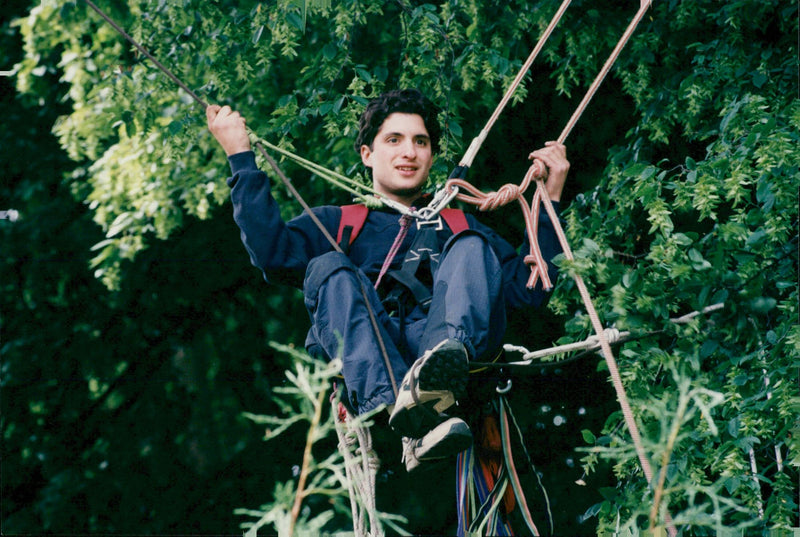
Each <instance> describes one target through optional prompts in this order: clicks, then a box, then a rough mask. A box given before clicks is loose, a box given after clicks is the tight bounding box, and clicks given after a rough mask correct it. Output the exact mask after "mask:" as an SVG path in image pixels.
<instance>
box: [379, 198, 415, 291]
mask: <svg viewBox="0 0 800 537" xmlns="http://www.w3.org/2000/svg"><path fill="white" fill-rule="evenodd" d="M411 210H412V211H413V210H414V208H413V207H412V208H411ZM399 222H400V231H398V232H397V236H396V237H395V238H394V242H393V243H392V247H391V248H389V253H388V254H386V259H384V260H383V266H382V267H381V272H380V274H378V279H377V280H375V289H377V288H378V286H379V285H380V284H381V280H382V279H383V275H384V274H386V271H388V270H389V267H390V266H391V265H392V261H394V257H395V256H396V255H397V251H398V250H399V249H400V245H401V244H403V239H405V238H406V235H408V228H409V227H410V226H411V216H409V215H407V214H404V215H403V216H401V217H400V220H399Z"/></svg>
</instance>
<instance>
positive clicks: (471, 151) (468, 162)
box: [459, 0, 571, 167]
mask: <svg viewBox="0 0 800 537" xmlns="http://www.w3.org/2000/svg"><path fill="white" fill-rule="evenodd" d="M570 1H571V0H564V1H563V2H562V3H561V7H559V8H558V11H556V14H555V15H554V16H553V18H552V20H551V21H550V24H549V25H548V26H547V28H546V29H545V31H544V33H543V34H542V36H541V37H540V38H539V41H538V42H537V43H536V46H535V47H534V48H533V51H531V53H530V55H529V56H528V59H527V60H525V63H524V64H523V65H522V67H521V68H520V70H519V72H518V73H517V76H516V78H514V81H513V82H512V83H511V85H510V86H509V87H508V89H507V90H506V93H505V95H503V98H502V99H501V100H500V103H498V105H497V107H496V108H495V110H494V112H493V113H492V116H491V117H490V118H489V121H487V122H486V126H485V127H483V129H482V130H481V132H480V134H479V135H478V136H477V137H476V138H475V139H473V140H472V143H471V144H470V146H469V148H468V149H467V152H466V153H465V154H464V156H463V157H462V158H461V161H460V162H459V166H465V167H469V166H472V161H473V160H474V159H475V155H476V154H477V153H478V150H479V149H480V147H481V145H483V142H484V140H486V136H488V134H489V131H490V130H491V128H492V127H493V126H494V124H495V122H496V121H497V119H498V118H499V117H500V113H501V112H502V111H503V109H504V108H505V107H506V105H507V104H508V101H509V100H510V99H511V96H512V95H513V94H514V92H515V91H516V90H517V88H518V87H519V85H520V83H522V79H523V77H524V76H525V74H526V73H527V72H528V69H530V67H531V64H532V63H533V61H534V60H535V59H536V57H537V56H538V55H539V52H541V50H542V47H544V44H545V43H546V42H547V39H548V38H549V37H550V34H551V33H553V29H554V28H555V27H556V25H557V24H558V21H560V20H561V16H562V15H564V12H565V11H566V10H567V7H568V6H569V3H570Z"/></svg>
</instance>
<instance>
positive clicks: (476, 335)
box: [303, 230, 506, 414]
mask: <svg viewBox="0 0 800 537" xmlns="http://www.w3.org/2000/svg"><path fill="white" fill-rule="evenodd" d="M303 289H304V295H305V303H306V307H307V308H308V312H309V315H310V316H311V322H312V327H311V330H310V331H309V335H308V340H307V341H306V347H307V348H308V350H309V352H311V353H312V354H317V355H319V354H324V355H325V356H327V357H341V358H342V362H343V369H342V373H343V376H344V384H345V387H346V389H347V394H348V396H347V400H348V402H349V404H350V406H351V407H352V408H353V409H354V410H355V411H356V412H358V413H359V414H360V413H363V412H368V411H370V410H372V409H374V408H376V407H377V406H379V405H381V404H384V403H385V404H392V403H394V400H395V397H394V392H393V390H392V383H391V377H390V376H389V372H388V371H387V364H386V361H385V359H384V357H383V353H382V351H381V347H380V344H379V340H378V337H377V336H376V334H375V330H374V328H373V324H372V322H371V320H370V315H369V311H368V309H367V306H366V302H365V300H364V295H365V294H366V299H367V300H368V301H369V304H370V305H371V306H372V310H373V311H374V313H375V318H376V321H377V325H378V329H379V330H380V337H381V338H382V340H383V342H384V346H385V348H386V353H387V354H388V359H389V364H390V366H391V369H392V372H393V374H394V378H395V380H396V382H397V384H398V387H399V384H400V382H401V381H402V379H403V376H404V375H405V373H406V371H407V370H408V368H409V367H410V366H411V364H412V363H414V360H416V359H417V358H418V357H419V356H421V355H422V354H423V353H424V352H425V351H426V350H428V349H430V348H432V347H434V346H435V345H436V344H437V343H439V342H440V341H442V340H444V339H447V338H455V339H457V340H459V341H461V342H462V343H464V345H465V346H466V348H467V351H468V353H469V355H470V357H471V358H481V357H483V356H486V355H488V354H489V353H492V352H494V351H496V350H497V349H499V348H500V346H501V345H502V340H503V336H504V334H505V330H506V314H505V304H504V301H503V275H502V270H501V267H500V263H499V261H498V260H497V256H496V255H495V254H494V251H493V250H492V248H491V246H490V245H489V244H488V242H487V240H486V238H485V237H484V236H483V235H481V234H480V233H478V232H475V231H471V230H467V231H462V232H461V233H459V234H458V235H455V236H453V237H451V238H450V239H449V240H448V241H447V242H446V243H445V245H444V248H443V250H442V254H441V257H440V261H439V265H438V268H437V269H436V270H435V273H434V274H433V290H432V300H431V303H430V308H429V310H428V312H427V313H426V312H425V311H423V309H422V308H421V307H420V306H418V305H417V306H415V307H414V308H413V309H411V311H409V312H408V313H407V314H406V315H405V319H404V323H405V325H404V326H403V327H401V326H400V319H399V317H398V316H390V315H389V314H388V313H387V312H386V310H385V308H384V307H383V305H382V304H381V300H380V298H379V296H378V293H377V292H376V291H375V289H374V288H373V283H372V282H371V281H370V280H369V278H367V276H366V275H365V274H364V273H363V272H362V271H361V270H360V269H359V268H357V267H356V266H355V265H353V263H352V262H351V261H350V259H349V258H348V257H347V256H346V255H344V254H342V253H339V252H330V253H327V254H324V255H321V256H319V257H317V258H315V259H313V260H312V261H311V263H310V264H309V266H308V270H307V272H306V278H305V282H304V287H303ZM362 289H363V291H362ZM320 351H322V353H320Z"/></svg>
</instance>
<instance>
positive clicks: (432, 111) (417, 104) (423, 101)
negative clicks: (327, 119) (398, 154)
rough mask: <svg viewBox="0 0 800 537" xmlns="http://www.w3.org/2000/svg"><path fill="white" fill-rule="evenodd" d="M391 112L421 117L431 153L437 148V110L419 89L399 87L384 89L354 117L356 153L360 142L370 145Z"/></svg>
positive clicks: (440, 133) (438, 136) (359, 147)
mask: <svg viewBox="0 0 800 537" xmlns="http://www.w3.org/2000/svg"><path fill="white" fill-rule="evenodd" d="M395 112H400V113H403V114H418V115H419V116H421V117H422V121H423V122H424V123H425V128H426V129H427V130H428V136H430V138H431V149H432V150H433V152H434V153H436V151H438V150H439V138H440V137H441V135H442V131H441V128H440V127H439V121H438V120H437V118H436V116H437V114H438V112H439V111H438V110H437V109H436V106H435V105H434V104H433V103H432V102H431V101H430V99H428V98H427V97H425V95H423V94H422V92H420V91H418V90H415V89H402V90H392V91H388V92H386V93H384V94H382V95H381V96H379V97H377V98H375V99H373V100H372V101H370V103H369V104H368V105H367V108H366V110H364V113H363V114H361V118H360V119H359V120H358V136H357V137H356V142H355V144H354V147H355V149H356V153H359V152H361V146H362V145H367V146H369V147H372V142H373V141H374V140H375V135H377V134H378V131H379V130H380V128H381V125H383V122H384V121H386V118H387V117H389V116H390V115H391V114H393V113H395Z"/></svg>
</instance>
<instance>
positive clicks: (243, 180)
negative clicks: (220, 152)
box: [228, 151, 341, 288]
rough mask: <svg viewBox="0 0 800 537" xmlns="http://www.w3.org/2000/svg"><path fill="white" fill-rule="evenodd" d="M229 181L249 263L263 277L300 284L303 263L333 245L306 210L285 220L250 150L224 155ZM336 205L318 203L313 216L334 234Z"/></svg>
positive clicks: (235, 215)
mask: <svg viewBox="0 0 800 537" xmlns="http://www.w3.org/2000/svg"><path fill="white" fill-rule="evenodd" d="M228 162H229V163H230V166H231V173H232V176H231V177H230V178H229V179H228V186H229V187H230V189H231V201H232V202H233V219H234V221H235V222H236V225H238V226H239V230H240V231H241V238H242V242H243V243H244V247H245V249H246V250H247V253H248V254H249V255H250V262H251V263H252V264H253V265H254V266H256V267H258V268H259V269H261V270H262V272H263V273H264V278H265V279H266V280H267V281H274V282H276V283H285V284H288V285H292V286H294V287H298V288H300V287H302V284H303V278H304V276H305V272H306V267H307V266H308V263H309V261H310V260H311V259H313V258H314V257H316V256H318V255H320V254H322V253H325V252H327V251H330V250H332V249H333V247H332V246H331V245H330V244H329V243H328V241H327V240H326V239H325V237H324V235H323V234H322V232H321V231H320V230H319V229H318V228H317V226H316V224H315V223H314V222H313V221H312V220H311V218H310V217H309V216H308V215H307V214H305V213H304V214H301V215H300V216H298V217H296V218H293V219H292V220H289V221H288V222H284V220H283V218H282V217H281V211H280V206H279V205H278V203H277V202H276V201H275V198H274V197H273V196H272V193H271V188H270V182H269V178H268V177H267V175H266V174H265V173H264V172H262V171H260V170H259V169H258V167H257V165H256V161H255V154H254V153H253V152H252V151H247V152H244V153H237V154H235V155H231V156H230V157H229V158H228ZM337 210H338V211H339V214H340V211H341V210H340V209H339V208H338V207H321V208H317V209H315V214H316V215H317V217H318V218H319V219H320V220H321V222H322V223H323V225H324V226H325V227H326V228H327V229H328V232H329V233H333V234H334V236H335V231H336V226H337V225H338V218H339V215H338V214H337Z"/></svg>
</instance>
